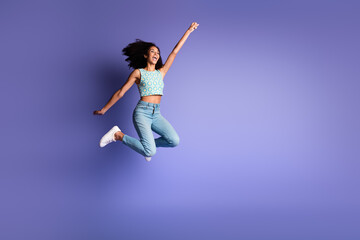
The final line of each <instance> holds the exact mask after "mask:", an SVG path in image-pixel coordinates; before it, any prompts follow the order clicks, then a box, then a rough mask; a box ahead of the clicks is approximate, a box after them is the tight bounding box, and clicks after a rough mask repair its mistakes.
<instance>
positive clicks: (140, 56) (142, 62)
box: [122, 38, 163, 69]
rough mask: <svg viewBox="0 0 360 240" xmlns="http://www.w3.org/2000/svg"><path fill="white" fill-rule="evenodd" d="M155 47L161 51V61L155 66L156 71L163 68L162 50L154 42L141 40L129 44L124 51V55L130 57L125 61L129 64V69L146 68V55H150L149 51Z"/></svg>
mask: <svg viewBox="0 0 360 240" xmlns="http://www.w3.org/2000/svg"><path fill="white" fill-rule="evenodd" d="M152 46H155V47H156V48H157V49H158V50H159V60H158V61H157V63H156V65H155V69H159V68H161V67H162V66H163V63H162V59H161V54H160V48H159V47H158V46H156V45H155V44H154V43H152V42H144V41H142V40H140V39H138V38H137V39H136V41H135V42H132V43H129V44H128V45H127V46H126V47H125V48H124V49H123V50H122V52H123V55H125V56H128V58H126V59H125V61H127V62H129V64H128V66H129V68H133V69H137V68H144V67H146V65H147V61H146V58H145V57H144V54H145V55H149V54H148V51H149V49H150V47H152Z"/></svg>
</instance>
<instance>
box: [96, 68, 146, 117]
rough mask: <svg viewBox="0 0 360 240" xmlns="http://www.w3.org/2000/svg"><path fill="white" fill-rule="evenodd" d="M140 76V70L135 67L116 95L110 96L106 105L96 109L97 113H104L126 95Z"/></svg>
mask: <svg viewBox="0 0 360 240" xmlns="http://www.w3.org/2000/svg"><path fill="white" fill-rule="evenodd" d="M138 78H140V71H139V70H137V69H135V70H134V71H132V73H131V74H130V76H129V78H128V80H127V81H126V83H124V85H123V86H122V87H121V88H120V89H119V90H117V91H116V92H115V93H114V95H112V97H111V98H110V100H109V101H108V102H107V103H106V105H105V106H104V107H103V108H102V109H101V110H100V111H94V114H95V115H104V114H105V113H106V112H107V111H108V110H109V108H111V107H112V106H113V105H114V104H115V103H116V102H117V101H119V100H120V98H122V97H123V96H124V94H125V93H126V92H127V91H128V90H129V89H130V88H131V86H132V85H133V84H134V83H135V81H136V79H138Z"/></svg>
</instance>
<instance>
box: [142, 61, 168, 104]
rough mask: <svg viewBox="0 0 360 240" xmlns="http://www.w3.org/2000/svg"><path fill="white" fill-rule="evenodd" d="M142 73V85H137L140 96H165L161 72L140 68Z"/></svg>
mask: <svg viewBox="0 0 360 240" xmlns="http://www.w3.org/2000/svg"><path fill="white" fill-rule="evenodd" d="M139 70H140V73H141V80H140V83H139V84H137V86H138V89H139V93H140V96H141V97H143V96H150V95H163V89H164V81H163V77H162V74H161V72H160V71H159V70H155V71H152V72H151V71H146V70H145V69H143V68H139Z"/></svg>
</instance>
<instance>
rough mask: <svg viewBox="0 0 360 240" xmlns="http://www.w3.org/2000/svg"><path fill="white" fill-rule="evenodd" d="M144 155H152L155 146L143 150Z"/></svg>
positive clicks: (154, 151)
mask: <svg viewBox="0 0 360 240" xmlns="http://www.w3.org/2000/svg"><path fill="white" fill-rule="evenodd" d="M144 153H145V157H152V156H154V155H155V153H156V147H155V148H147V149H145V150H144Z"/></svg>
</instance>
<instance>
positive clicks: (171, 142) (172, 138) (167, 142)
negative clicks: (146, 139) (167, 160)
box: [151, 113, 180, 147]
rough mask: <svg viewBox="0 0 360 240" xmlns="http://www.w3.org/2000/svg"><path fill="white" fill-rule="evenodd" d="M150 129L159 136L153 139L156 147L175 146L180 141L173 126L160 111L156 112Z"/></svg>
mask: <svg viewBox="0 0 360 240" xmlns="http://www.w3.org/2000/svg"><path fill="white" fill-rule="evenodd" d="M151 129H152V130H153V131H154V132H156V133H157V134H159V135H160V136H161V137H159V138H156V139H155V144H156V147H175V146H177V145H178V144H179V142H180V138H179V135H178V134H177V133H176V131H175V129H174V128H173V126H171V124H170V123H169V122H168V120H166V119H165V118H164V117H163V116H162V115H161V114H160V113H158V114H156V117H155V118H154V120H153V123H152V125H151Z"/></svg>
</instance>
